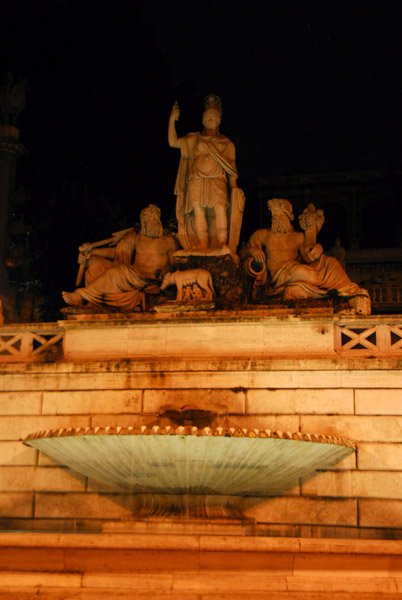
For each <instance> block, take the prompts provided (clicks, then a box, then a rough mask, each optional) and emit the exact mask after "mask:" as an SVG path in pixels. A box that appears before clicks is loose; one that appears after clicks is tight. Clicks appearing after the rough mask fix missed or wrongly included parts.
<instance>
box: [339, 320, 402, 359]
mask: <svg viewBox="0 0 402 600" xmlns="http://www.w3.org/2000/svg"><path fill="white" fill-rule="evenodd" d="M335 351H336V352H341V353H342V354H343V353H347V354H353V355H358V354H364V355H367V354H368V353H371V354H374V355H378V354H382V355H385V354H399V355H402V322H401V323H400V324H389V323H382V324H373V323H366V324H364V325H363V324H362V325H360V324H357V323H354V324H352V325H336V326H335Z"/></svg>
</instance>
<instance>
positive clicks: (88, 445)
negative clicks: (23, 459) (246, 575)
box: [24, 426, 356, 497]
mask: <svg viewBox="0 0 402 600" xmlns="http://www.w3.org/2000/svg"><path fill="white" fill-rule="evenodd" d="M24 443H25V444H26V445H28V446H32V447H34V448H37V449H38V450H41V451H42V452H44V453H45V454H46V455H48V456H50V457H51V458H52V459H54V460H56V461H57V462H59V463H61V464H63V465H66V466H68V467H71V468H72V469H74V470H75V471H78V472H79V473H81V474H84V475H86V476H88V477H91V478H93V479H95V480H97V481H100V482H102V483H106V484H109V485H111V486H113V487H116V488H118V489H123V490H128V491H129V492H131V493H133V494H176V495H177V494H185V495H197V496H198V495H225V496H228V495H229V496H231V495H233V496H257V497H267V496H278V495H282V494H284V493H285V492H287V491H288V490H290V489H292V488H293V487H294V486H296V485H297V484H298V483H299V480H300V479H304V480H307V479H310V478H311V477H313V476H314V475H315V474H316V472H317V470H318V469H319V470H325V469H328V468H330V467H332V466H334V465H335V464H336V463H338V462H339V461H340V460H342V459H343V458H345V457H346V456H348V455H349V454H350V453H352V452H353V451H354V450H355V448H356V447H355V444H354V443H353V442H351V441H350V440H346V439H343V438H334V437H329V436H323V435H314V434H311V435H310V434H304V433H300V432H297V433H288V432H285V433H283V432H279V431H271V430H258V429H252V430H246V429H237V428H224V427H204V428H197V427H191V426H180V427H176V428H174V427H165V428H161V427H158V426H155V427H145V426H144V427H141V428H134V427H126V428H124V427H106V428H100V427H98V428H94V429H93V428H85V429H84V428H79V429H58V430H50V431H41V432H37V433H33V434H31V435H29V436H28V437H27V438H26V440H25V441H24Z"/></svg>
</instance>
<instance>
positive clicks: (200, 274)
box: [161, 269, 215, 302]
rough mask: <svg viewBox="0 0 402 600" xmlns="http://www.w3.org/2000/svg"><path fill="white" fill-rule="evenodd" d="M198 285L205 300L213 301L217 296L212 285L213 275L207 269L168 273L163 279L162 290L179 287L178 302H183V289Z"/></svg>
mask: <svg viewBox="0 0 402 600" xmlns="http://www.w3.org/2000/svg"><path fill="white" fill-rule="evenodd" d="M194 284H197V285H198V286H199V287H200V289H201V291H202V293H203V298H204V299H205V300H212V298H213V297H214V295H215V290H214V286H213V285H212V277H211V273H210V272H209V271H207V270H206V269H188V271H175V272H174V273H166V275H165V277H164V278H163V282H162V285H161V290H164V289H165V288H167V287H168V286H169V285H175V286H176V287H177V297H176V300H177V301H178V302H182V301H183V289H184V288H185V287H186V286H189V285H194Z"/></svg>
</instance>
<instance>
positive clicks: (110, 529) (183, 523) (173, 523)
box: [102, 517, 257, 536]
mask: <svg viewBox="0 0 402 600" xmlns="http://www.w3.org/2000/svg"><path fill="white" fill-rule="evenodd" d="M256 528H257V524H256V522H255V520H254V519H247V520H246V519H245V520H244V521H237V522H236V521H233V520H231V519H223V518H222V519H206V518H203V519H190V518H189V519H167V518H166V517H159V518H157V517H154V518H150V519H143V520H134V519H133V520H125V521H109V522H106V523H104V525H103V527H102V532H103V533H159V534H164V535H167V534H173V535H180V534H183V535H191V534H193V535H236V536H238V535H244V536H246V535H255V532H256Z"/></svg>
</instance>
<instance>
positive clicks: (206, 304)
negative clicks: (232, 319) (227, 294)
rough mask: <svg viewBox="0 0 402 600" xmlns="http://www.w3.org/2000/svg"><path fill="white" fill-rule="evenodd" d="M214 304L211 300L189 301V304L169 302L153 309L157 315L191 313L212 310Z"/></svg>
mask: <svg viewBox="0 0 402 600" xmlns="http://www.w3.org/2000/svg"><path fill="white" fill-rule="evenodd" d="M214 308H215V302H213V301H212V300H200V301H189V302H177V301H175V300H171V301H169V302H165V303H164V304H158V305H157V306H155V307H154V310H155V312H157V313H182V312H191V311H195V312H196V311H209V310H214Z"/></svg>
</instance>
